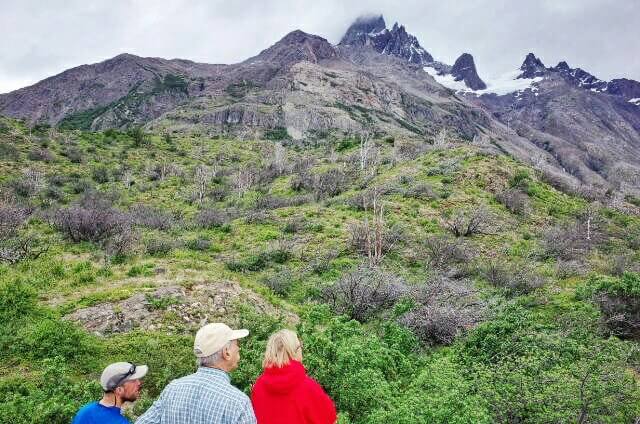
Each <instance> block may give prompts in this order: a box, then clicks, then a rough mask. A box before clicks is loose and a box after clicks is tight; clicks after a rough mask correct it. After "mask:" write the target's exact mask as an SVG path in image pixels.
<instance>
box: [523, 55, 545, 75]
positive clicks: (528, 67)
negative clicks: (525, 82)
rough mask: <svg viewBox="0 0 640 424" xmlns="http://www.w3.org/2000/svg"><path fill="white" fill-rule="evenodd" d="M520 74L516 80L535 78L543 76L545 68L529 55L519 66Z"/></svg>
mask: <svg viewBox="0 0 640 424" xmlns="http://www.w3.org/2000/svg"><path fill="white" fill-rule="evenodd" d="M520 70H521V71H522V74H520V76H519V77H518V78H535V77H541V76H543V75H544V74H545V72H546V68H545V67H544V63H542V61H541V60H540V59H538V58H537V57H536V55H534V54H533V53H529V54H528V55H527V57H526V58H525V59H524V62H522V66H520Z"/></svg>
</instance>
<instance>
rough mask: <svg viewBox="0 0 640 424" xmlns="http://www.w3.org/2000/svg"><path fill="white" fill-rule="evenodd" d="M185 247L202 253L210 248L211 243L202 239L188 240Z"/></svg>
mask: <svg viewBox="0 0 640 424" xmlns="http://www.w3.org/2000/svg"><path fill="white" fill-rule="evenodd" d="M186 246H187V248H188V249H191V250H197V251H201V252H203V251H206V250H209V249H210V248H211V241H210V240H207V239H203V238H195V239H191V240H188V241H187V242H186Z"/></svg>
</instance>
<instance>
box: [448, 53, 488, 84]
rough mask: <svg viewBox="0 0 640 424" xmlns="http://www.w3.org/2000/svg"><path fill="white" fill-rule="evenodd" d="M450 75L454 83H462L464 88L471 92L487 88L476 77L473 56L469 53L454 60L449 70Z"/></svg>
mask: <svg viewBox="0 0 640 424" xmlns="http://www.w3.org/2000/svg"><path fill="white" fill-rule="evenodd" d="M451 75H452V76H453V78H454V80H455V81H464V83H465V84H466V86H467V87H469V88H470V89H472V90H484V89H485V88H487V85H486V84H485V83H484V81H482V80H481V79H480V77H479V76H478V72H477V71H476V65H475V62H474V61H473V56H471V55H470V54H469V53H463V54H461V55H460V57H459V58H458V59H456V62H455V63H454V64H453V67H452V68H451Z"/></svg>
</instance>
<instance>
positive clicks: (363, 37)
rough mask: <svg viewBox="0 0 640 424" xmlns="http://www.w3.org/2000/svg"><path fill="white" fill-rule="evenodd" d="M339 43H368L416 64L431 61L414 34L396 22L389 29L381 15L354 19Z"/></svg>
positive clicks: (359, 44) (381, 50)
mask: <svg viewBox="0 0 640 424" xmlns="http://www.w3.org/2000/svg"><path fill="white" fill-rule="evenodd" d="M340 45H342V46H365V45H369V46H371V47H373V48H374V49H375V50H376V51H377V52H378V53H383V54H388V55H391V56H396V57H399V58H402V59H405V60H407V61H408V62H410V63H414V64H418V65H424V64H427V63H431V62H433V57H432V56H431V55H430V54H429V53H428V52H427V51H426V50H425V49H423V48H422V46H420V43H419V42H418V39H417V38H416V37H415V36H413V35H411V34H409V33H408V32H407V30H406V29H405V27H404V26H403V25H399V24H398V23H397V22H396V23H395V24H394V25H393V27H392V28H391V30H389V29H387V27H386V24H385V21H384V17H382V15H379V16H368V17H360V18H358V19H356V21H355V22H354V23H353V24H351V26H349V29H348V30H347V32H346V33H345V35H344V37H342V40H341V41H340Z"/></svg>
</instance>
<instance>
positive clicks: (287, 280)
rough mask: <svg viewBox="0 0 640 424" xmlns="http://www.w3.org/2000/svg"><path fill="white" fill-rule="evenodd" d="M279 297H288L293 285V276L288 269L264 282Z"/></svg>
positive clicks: (265, 279)
mask: <svg viewBox="0 0 640 424" xmlns="http://www.w3.org/2000/svg"><path fill="white" fill-rule="evenodd" d="M262 282H263V284H264V285H265V286H267V287H269V288H270V289H271V290H272V291H273V292H274V293H275V294H277V295H278V296H286V295H287V294H289V291H290V290H291V286H292V285H293V274H292V273H291V271H289V270H288V269H284V270H282V271H279V272H277V273H276V274H273V275H269V276H267V277H265V278H264V279H263V280H262Z"/></svg>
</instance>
